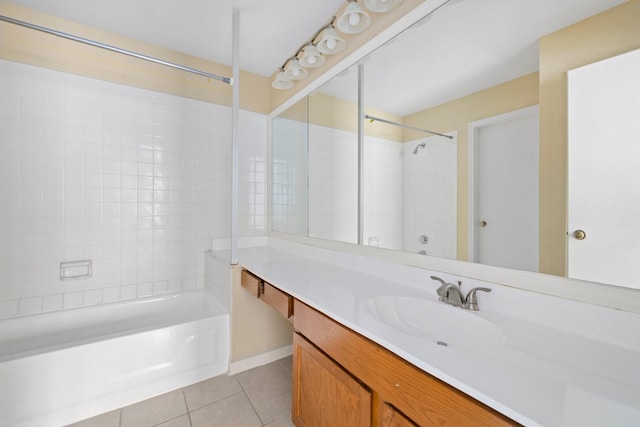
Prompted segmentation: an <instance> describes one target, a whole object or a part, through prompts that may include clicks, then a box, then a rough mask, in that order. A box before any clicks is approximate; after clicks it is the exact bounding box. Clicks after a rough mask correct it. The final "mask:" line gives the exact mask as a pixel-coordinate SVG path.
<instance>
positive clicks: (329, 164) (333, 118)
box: [309, 65, 358, 243]
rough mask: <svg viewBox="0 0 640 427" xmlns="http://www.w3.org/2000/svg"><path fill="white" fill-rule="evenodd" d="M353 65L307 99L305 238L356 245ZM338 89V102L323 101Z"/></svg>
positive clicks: (333, 98)
mask: <svg viewBox="0 0 640 427" xmlns="http://www.w3.org/2000/svg"><path fill="white" fill-rule="evenodd" d="M357 77H358V69H357V65H354V66H352V67H351V68H349V69H347V70H345V71H343V72H342V73H340V74H339V75H337V76H335V77H334V78H333V79H331V80H330V81H329V82H327V83H326V84H325V85H324V86H323V87H321V88H320V89H318V90H317V91H315V92H314V93H313V94H311V95H310V96H309V236H310V237H318V238H321V239H329V240H335V241H338V242H347V243H357V242H358V168H357V165H358V134H357V131H358V110H357V103H356V102H353V101H349V102H347V101H345V99H347V100H357V97H358V86H357V83H356V85H352V84H349V82H352V81H353V79H354V78H355V81H356V82H357ZM332 86H337V87H342V88H344V91H343V92H342V94H341V96H340V97H331V96H327V95H326V91H327V90H328V88H330V87H332Z"/></svg>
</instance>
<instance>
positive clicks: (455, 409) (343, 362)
mask: <svg viewBox="0 0 640 427" xmlns="http://www.w3.org/2000/svg"><path fill="white" fill-rule="evenodd" d="M294 312H295V313H296V315H295V320H294V330H295V331H296V332H295V337H294V341H293V346H294V349H293V354H294V356H293V360H294V362H293V379H294V384H293V390H294V393H293V410H292V412H293V420H294V422H295V423H296V425H297V426H298V427H302V426H306V427H311V426H316V425H327V426H328V425H333V426H360V425H372V426H378V427H382V426H385V427H410V426H416V425H418V426H492V427H493V426H513V425H518V423H516V422H514V421H513V420H511V419H509V418H507V417H505V416H503V415H502V414H500V413H498V412H496V411H495V410H493V409H491V408H489V407H488V406H486V405H484V404H482V403H481V402H478V401H477V400H475V399H473V398H471V397H470V396H468V395H466V394H464V393H462V392H461V391H459V390H457V389H456V388H453V387H451V386H449V385H448V384H446V383H444V382H442V381H440V380H438V379H437V378H435V377H432V376H431V375H429V374H427V373H426V372H424V371H422V370H421V369H419V368H417V367H415V366H413V365H411V364H410V363H408V362H406V361H405V360H404V359H402V358H400V357H398V356H396V355H395V354H393V353H391V352H390V351H388V350H387V349H385V348H383V347H382V346H380V345H378V344H376V343H375V342H373V341H371V340H369V339H367V338H365V337H363V336H362V335H359V334H358V333H356V332H354V331H352V330H350V329H348V328H346V327H344V326H342V325H341V324H339V323H337V322H336V321H334V320H332V319H330V318H329V317H326V316H325V315H323V314H322V313H320V312H318V311H316V310H314V309H312V308H311V307H309V306H307V305H305V304H303V303H301V302H299V301H297V300H294ZM322 358H324V359H323V360H324V361H323V362H317V361H318V360H321V359H322ZM311 359H313V362H311ZM326 366H331V369H328V368H326ZM333 374H335V378H331V376H332V375H333ZM345 376H346V378H348V379H350V380H351V381H354V382H356V383H357V384H359V386H360V387H361V388H363V389H364V390H366V391H368V395H369V396H370V397H369V398H368V397H367V394H365V393H363V392H360V393H357V392H356V391H355V390H356V389H355V388H354V389H351V388H349V389H348V390H350V392H347V391H346V390H347V386H346V385H345V384H346V382H347V380H345ZM320 396H327V397H320ZM331 396H334V397H333V398H332V397H331ZM309 399H311V403H310V402H309V401H308V400H309ZM313 399H318V400H313ZM365 401H367V402H368V404H370V410H371V412H370V418H367V417H366V416H365V415H363V411H366V404H365ZM327 405H328V406H331V405H336V406H335V409H333V408H326V406H327ZM319 406H324V408H323V409H322V410H323V411H324V412H321V411H320V410H319V409H318V407H319ZM327 414H330V415H329V416H330V418H329V419H331V420H332V421H333V423H329V424H322V423H321V422H320V421H319V420H318V419H317V417H321V416H327ZM338 414H341V415H343V416H345V417H346V416H349V417H351V418H348V420H349V422H346V420H347V418H345V419H343V420H342V421H336V418H333V417H335V416H338ZM354 417H355V418H354ZM338 420H339V418H338ZM367 420H370V421H369V422H371V424H366V421H367ZM362 423H364V424H362Z"/></svg>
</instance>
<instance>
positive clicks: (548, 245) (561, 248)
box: [540, 0, 640, 276]
mask: <svg viewBox="0 0 640 427" xmlns="http://www.w3.org/2000/svg"><path fill="white" fill-rule="evenodd" d="M639 47H640V0H633V1H630V2H628V3H625V4H623V5H620V6H618V7H615V8H613V9H609V10H608V11H605V12H603V13H601V14H598V15H596V16H593V17H591V18H588V19H586V20H584V21H582V22H579V23H577V24H575V25H571V26H569V27H567V28H564V29H562V30H560V31H557V32H555V33H553V34H550V35H548V36H546V37H544V38H542V39H541V40H540V271H541V272H544V273H549V274H554V275H559V276H565V275H566V268H567V262H566V254H567V239H566V232H567V204H566V200H567V71H568V70H571V69H573V68H577V67H580V66H583V65H586V64H589V63H592V62H595V61H599V60H602V59H605V58H609V57H611V56H615V55H619V54H621V53H624V52H628V51H630V50H633V49H637V48H639ZM603 84H606V82H603Z"/></svg>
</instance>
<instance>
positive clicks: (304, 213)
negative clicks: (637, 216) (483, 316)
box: [272, 0, 640, 287]
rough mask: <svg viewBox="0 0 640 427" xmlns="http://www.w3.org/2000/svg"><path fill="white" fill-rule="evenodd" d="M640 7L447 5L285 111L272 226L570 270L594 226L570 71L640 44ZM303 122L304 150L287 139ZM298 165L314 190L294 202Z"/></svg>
mask: <svg viewBox="0 0 640 427" xmlns="http://www.w3.org/2000/svg"><path fill="white" fill-rule="evenodd" d="M634 3H635V4H634ZM630 15H631V16H630ZM638 18H639V17H638V7H637V2H626V1H624V0H562V1H557V0H544V1H540V0H520V1H518V2H513V1H508V0H483V1H472V0H463V1H452V2H449V3H448V4H445V5H444V6H442V7H440V8H439V9H438V10H436V11H435V12H434V13H432V14H430V15H429V16H426V17H424V18H423V19H421V20H420V21H418V22H416V23H415V24H414V25H412V26H411V27H410V28H408V29H406V30H404V31H403V32H402V33H400V34H399V35H397V36H396V37H394V38H393V39H392V40H390V41H389V42H387V43H386V44H385V45H383V46H381V47H380V48H378V49H376V50H375V51H373V52H371V53H370V54H369V55H368V56H367V57H366V58H363V59H362V60H361V61H360V62H359V63H358V64H355V65H352V66H351V67H350V68H349V69H347V70H345V71H344V72H342V73H341V74H339V75H337V76H336V77H334V78H332V79H331V80H330V81H329V82H328V83H326V84H324V85H323V86H321V87H319V88H316V89H315V91H314V92H312V93H310V94H308V95H307V96H306V97H305V98H304V99H303V100H302V101H300V102H299V103H298V104H296V105H295V106H293V107H291V108H289V109H288V110H287V111H285V112H283V113H281V114H280V115H279V117H276V118H274V125H273V139H272V147H273V148H272V151H273V153H274V154H273V165H272V173H273V175H272V181H273V191H272V205H273V206H272V229H273V230H274V231H284V232H289V233H294V234H300V235H305V236H309V237H317V238H322V239H330V240H336V241H341V242H349V243H358V241H359V240H360V243H361V244H362V245H367V246H376V247H381V248H386V249H393V250H398V251H402V252H406V253H411V254H423V255H426V256H432V257H441V258H449V259H456V260H460V261H472V262H477V263H482V264H488V265H494V266H501V267H507V268H512V269H518V270H527V271H534V272H540V273H546V274H552V275H556V276H565V277H566V276H567V274H568V272H570V271H571V262H572V261H571V255H570V254H569V249H570V246H571V245H572V244H575V243H576V242H574V240H578V239H579V237H580V235H579V234H575V233H574V231H578V228H580V227H588V225H586V224H584V225H583V224H575V225H574V224H569V223H568V220H567V218H568V217H569V214H568V211H569V209H570V208H569V201H568V200H569V199H568V193H570V192H571V188H567V185H566V182H567V179H568V178H567V177H568V173H569V172H568V168H567V165H568V159H567V152H569V148H568V146H569V143H570V142H568V137H567V134H568V130H567V129H568V117H569V116H570V112H569V109H568V104H569V103H568V101H567V99H568V98H567V87H568V86H569V83H568V81H569V80H568V79H569V77H567V76H568V75H569V76H570V75H571V71H570V70H573V69H576V68H580V67H583V66H587V65H588V64H591V63H594V62H598V61H602V60H606V59H607V58H612V57H616V56H618V55H620V54H623V53H626V52H630V51H632V50H634V49H638V48H640V41H639V40H640V30H639V29H638V28H637V25H635V24H634V22H637V19H638ZM612 34H615V36H614V37H611V35H612ZM603 35H608V36H607V37H603ZM359 68H360V70H359ZM359 71H360V72H359ZM627 75H628V76H631V77H629V78H631V79H633V78H634V77H633V73H627ZM598 76H599V77H598V78H601V79H602V78H606V77H602V75H598ZM636 76H637V75H636ZM618 78H619V77H615V78H613V79H614V80H615V79H618ZM359 79H360V81H359ZM635 79H636V80H635V87H637V86H638V81H637V77H635ZM360 82H361V83H362V87H363V99H364V104H363V116H364V117H360V116H359V114H358V85H359V83H360ZM607 82H608V83H607V84H611V83H612V81H611V79H609V80H607ZM622 92H624V91H622ZM597 96H601V95H597ZM634 96H637V95H634ZM302 104H303V105H302ZM627 105H635V106H636V107H633V108H637V105H638V104H637V103H636V104H634V103H633V102H631V103H629V104H627ZM628 110H630V109H629V108H627V109H626V111H625V112H629V111H628ZM302 111H303V112H304V114H300V112H302ZM637 113H638V112H637V111H636V113H635V114H637ZM616 116H618V114H617V113H616ZM631 116H633V115H631ZM359 120H363V123H364V136H363V146H362V149H363V159H364V160H363V162H364V163H363V174H362V177H361V179H360V186H358V183H359V176H358V168H357V165H358V122H359ZM620 122H622V123H624V120H622V121H620V120H619V121H618V123H620ZM278 123H279V124H278ZM285 124H286V126H284V125H285ZM289 125H291V128H290V129H289V131H283V130H282V129H281V128H286V127H287V126H289ZM296 129H297V130H296ZM296 132H297V134H298V137H297V138H298V148H295V147H294V146H292V145H291V144H292V142H291V140H290V139H287V138H282V136H281V135H282V134H287V133H288V134H289V135H294V134H296ZM294 138H295V137H294ZM300 147H304V148H305V150H306V151H305V150H301V149H299V148H300ZM279 153H280V154H279ZM292 153H294V154H292ZM282 159H285V161H284V162H283V160H282ZM287 159H288V160H287ZM583 161H594V160H593V159H592V160H584V159H583ZM287 162H290V163H291V164H290V165H289V166H288V169H289V170H291V171H295V172H294V173H293V172H292V173H291V174H290V175H291V176H295V182H296V183H297V184H296V185H297V186H298V187H299V188H298V189H297V190H296V194H298V195H304V196H305V197H306V198H301V197H299V198H291V199H288V203H285V204H284V205H283V204H282V203H280V202H277V201H276V198H277V197H279V195H278V194H279V193H278V191H277V189H278V188H283V187H282V185H284V184H282V183H281V182H279V181H278V179H279V178H277V177H276V174H277V173H279V172H276V171H277V170H279V168H281V167H282V163H287ZM296 174H297V175H296ZM288 185H289V186H291V182H290V183H289V184H288ZM277 186H280V187H277ZM294 187H295V185H294ZM359 192H360V196H359ZM636 192H637V189H636ZM627 195H628V193H627ZM359 197H360V199H359ZM633 197H635V200H638V199H640V193H638V194H633ZM359 200H362V203H363V212H362V218H361V223H360V225H361V233H362V235H361V238H360V239H358V201H359ZM280 201H281V199H280ZM277 209H284V210H285V211H287V212H289V216H286V215H285V216H278V212H279V211H277ZM634 209H635V210H634ZM637 209H638V206H636V207H635V208H633V209H631V210H630V212H631V213H632V212H636V213H637ZM570 228H571V229H570ZM573 228H576V230H573ZM627 230H628V231H627V233H628V236H632V235H633V236H635V237H633V240H635V241H637V240H638V239H640V231H639V230H640V229H639V227H637V226H633V227H632V229H627ZM617 233H618V234H619V233H620V231H617ZM634 233H635V234H634ZM586 234H587V238H586V239H584V240H585V241H589V239H591V238H592V237H596V236H595V235H594V233H593V232H591V231H590V230H587V231H586ZM629 250H631V249H629ZM601 256H602V255H598V257H601ZM599 261H600V260H599V259H598V258H593V260H592V262H591V264H593V263H598V262H599ZM583 263H584V260H583ZM587 264H589V262H587ZM570 276H571V277H578V278H581V279H586V280H593V281H598V282H603V283H608V284H615V285H624V286H628V287H640V285H638V282H637V281H633V280H632V281H627V282H625V281H623V280H620V279H619V278H615V279H614V278H612V279H608V278H606V276H588V275H580V274H575V275H574V274H570Z"/></svg>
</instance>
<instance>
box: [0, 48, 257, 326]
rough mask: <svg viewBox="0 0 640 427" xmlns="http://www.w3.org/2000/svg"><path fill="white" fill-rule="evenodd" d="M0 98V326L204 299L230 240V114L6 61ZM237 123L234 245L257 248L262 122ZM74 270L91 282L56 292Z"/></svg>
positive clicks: (1, 66)
mask: <svg viewBox="0 0 640 427" xmlns="http://www.w3.org/2000/svg"><path fill="white" fill-rule="evenodd" d="M0 85H1V88H0V89H1V90H0V101H1V103H0V140H1V141H2V143H1V144H0V213H1V214H2V219H3V221H2V224H1V225H0V236H1V237H2V239H1V242H0V245H2V246H1V247H0V266H1V267H2V271H3V279H2V280H1V281H0V303H3V304H4V306H3V307H5V308H4V309H3V310H1V311H3V313H8V314H9V315H16V314H18V312H19V311H20V301H21V300H20V299H21V298H23V300H22V301H23V302H22V306H23V310H22V311H25V310H29V311H31V310H35V309H36V308H35V307H37V306H38V304H37V303H32V302H28V303H27V302H24V301H36V300H35V298H42V303H41V304H40V307H41V308H40V310H52V309H59V308H62V307H64V308H69V307H76V306H80V305H84V304H95V303H99V302H107V301H113V300H117V299H125V298H135V297H137V296H141V295H151V294H153V293H162V292H175V291H180V290H184V289H193V288H197V287H202V286H203V284H204V262H203V251H204V250H206V249H208V248H209V247H210V241H211V239H212V238H221V237H228V235H229V232H230V213H229V212H230V211H229V209H230V208H229V203H230V193H229V191H230V190H229V189H230V177H231V163H230V158H231V147H230V138H231V125H230V119H231V113H230V109H229V108H227V107H222V106H218V105H212V104H207V103H203V102H199V101H194V100H189V99H183V98H178V97H175V96H170V95H166V94H161V93H154V92H150V91H145V90H141V89H136V88H132V87H128V86H123V85H117V84H112V83H108V82H102V81H97V80H94V79H90V78H85V77H79V76H75V75H70V74H65V73H61V72H57V71H52V70H47V69H41V68H37V67H32V66H28V65H23V64H17V63H12V62H8V61H0ZM240 119H241V123H242V132H241V144H240V147H241V151H242V152H241V167H240V171H239V173H240V180H241V182H242V183H243V191H244V194H242V195H241V199H242V200H245V201H246V206H245V207H246V210H245V212H244V214H243V216H242V218H241V220H240V232H241V234H242V235H247V236H251V235H261V234H262V235H264V234H265V233H266V228H265V227H266V203H265V195H266V187H265V183H266V175H265V174H266V161H267V149H266V147H267V136H266V129H267V118H266V116H264V115H260V114H256V113H250V112H245V111H242V112H241V114H240ZM45 247H46V251H45ZM9 249H11V250H9ZM34 257H35V258H38V257H40V258H42V259H41V260H38V261H37V262H36V263H35V264H34V263H33V262H31V260H32V259H33V258H34ZM85 257H91V258H92V259H93V262H94V266H95V267H96V268H95V270H94V276H93V277H92V278H91V279H90V280H86V281H84V280H77V281H72V282H71V281H70V282H60V280H59V277H58V274H59V272H58V269H57V268H58V264H59V262H60V261H63V260H77V259H84V258H85ZM108 260H109V261H111V262H110V263H108V262H107V261H108ZM130 261H131V262H130ZM5 267H6V268H5ZM83 292H84V293H83ZM63 294H64V295H63ZM24 298H34V299H33V300H32V299H29V300H24ZM27 307H29V308H27ZM0 314H1V313H0Z"/></svg>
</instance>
